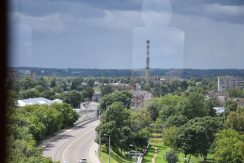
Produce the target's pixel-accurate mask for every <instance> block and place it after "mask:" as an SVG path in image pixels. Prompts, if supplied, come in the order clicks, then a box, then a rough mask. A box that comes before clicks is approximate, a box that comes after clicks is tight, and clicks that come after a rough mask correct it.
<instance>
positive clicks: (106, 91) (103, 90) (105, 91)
mask: <svg viewBox="0 0 244 163" xmlns="http://www.w3.org/2000/svg"><path fill="white" fill-rule="evenodd" d="M113 91H114V90H113V87H112V86H111V85H105V86H103V87H102V88H101V94H102V96H105V95H107V94H109V93H112V92H113Z"/></svg>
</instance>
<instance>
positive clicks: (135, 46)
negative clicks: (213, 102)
mask: <svg viewBox="0 0 244 163" xmlns="http://www.w3.org/2000/svg"><path fill="white" fill-rule="evenodd" d="M10 6H11V7H10V9H9V19H10V23H11V36H10V39H9V45H10V55H9V65H10V66H14V67H20V66H25V67H43V68H101V69H137V68H144V67H145V64H146V40H150V67H151V68H162V69H165V68H166V69H168V68H194V69H224V68H238V69H243V68H244V62H243V61H244V1H243V0H10Z"/></svg>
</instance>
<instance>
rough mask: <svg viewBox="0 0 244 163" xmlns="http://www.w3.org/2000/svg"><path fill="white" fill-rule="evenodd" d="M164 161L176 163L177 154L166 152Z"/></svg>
mask: <svg viewBox="0 0 244 163" xmlns="http://www.w3.org/2000/svg"><path fill="white" fill-rule="evenodd" d="M165 159H166V160H167V162H168V163H176V162H178V161H179V159H178V156H177V153H176V152H175V151H169V152H166V154H165Z"/></svg>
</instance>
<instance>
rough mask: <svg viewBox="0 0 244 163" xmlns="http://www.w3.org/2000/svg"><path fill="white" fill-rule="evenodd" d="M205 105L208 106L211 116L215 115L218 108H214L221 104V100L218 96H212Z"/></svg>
mask: <svg viewBox="0 0 244 163" xmlns="http://www.w3.org/2000/svg"><path fill="white" fill-rule="evenodd" d="M205 106H206V110H207V112H208V115H209V116H211V117H215V116H216V110H214V107H218V106H220V102H219V100H218V99H217V98H216V97H211V98H209V99H207V100H206V101H205Z"/></svg>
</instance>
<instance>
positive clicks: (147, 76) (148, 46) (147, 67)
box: [145, 40, 150, 84]
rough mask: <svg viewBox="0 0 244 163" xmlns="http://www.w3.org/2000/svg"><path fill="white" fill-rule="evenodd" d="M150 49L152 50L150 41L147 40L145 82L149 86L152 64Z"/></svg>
mask: <svg viewBox="0 0 244 163" xmlns="http://www.w3.org/2000/svg"><path fill="white" fill-rule="evenodd" d="M149 48H150V40H147V60H146V70H145V80H146V83H147V84H149V78H150V74H149V69H150V68H149V62H150V56H149Z"/></svg>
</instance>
